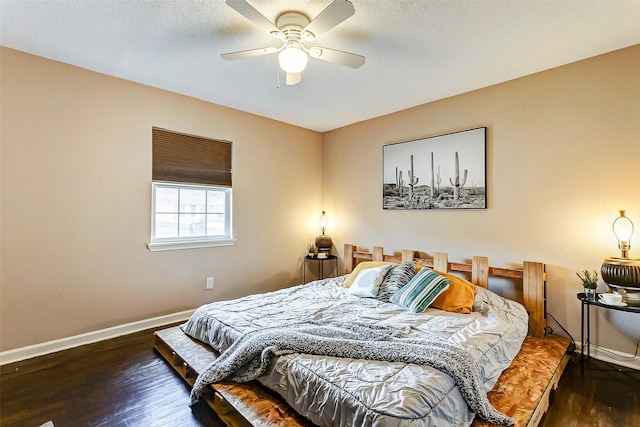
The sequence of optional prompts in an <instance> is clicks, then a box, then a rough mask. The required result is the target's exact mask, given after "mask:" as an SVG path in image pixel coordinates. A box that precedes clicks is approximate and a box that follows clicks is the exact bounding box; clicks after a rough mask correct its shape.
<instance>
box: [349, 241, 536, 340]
mask: <svg viewBox="0 0 640 427" xmlns="http://www.w3.org/2000/svg"><path fill="white" fill-rule="evenodd" d="M415 255H416V251H414V250H409V249H404V250H403V251H402V255H401V256H395V255H385V254H384V253H383V248H382V247H379V246H375V247H374V248H373V253H370V252H362V251H358V250H357V246H356V245H353V244H345V245H344V263H345V273H351V271H352V270H353V268H354V267H355V266H356V264H357V263H358V262H360V261H389V262H397V263H401V262H410V261H415V262H417V263H419V264H422V265H424V266H426V267H429V268H432V269H434V270H438V271H443V272H445V273H446V272H451V271H459V272H465V273H471V282H472V283H473V284H475V285H477V286H482V287H483V288H486V289H488V287H489V277H490V276H495V277H506V278H511V279H522V290H523V293H524V307H525V308H526V310H527V312H528V313H529V330H530V331H531V334H532V335H533V336H534V337H537V338H540V337H542V336H544V334H545V329H546V327H547V320H546V311H545V282H546V280H547V276H546V273H545V270H544V264H543V263H541V262H531V261H525V262H524V263H523V266H522V269H509V268H497V267H491V266H489V258H487V257H482V256H474V257H473V258H472V262H471V264H465V263H453V262H449V255H448V254H446V253H444V252H435V253H434V254H433V258H416V257H415Z"/></svg>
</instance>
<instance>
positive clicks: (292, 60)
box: [278, 46, 309, 74]
mask: <svg viewBox="0 0 640 427" xmlns="http://www.w3.org/2000/svg"><path fill="white" fill-rule="evenodd" d="M308 60H309V58H308V56H307V54H306V53H305V52H304V51H303V50H302V49H300V48H298V47H295V46H288V47H286V48H284V49H283V50H282V51H281V52H280V53H279V54H278V63H279V64H280V68H282V70H283V71H285V72H287V73H292V74H295V73H300V72H302V71H303V70H304V69H305V68H307V61H308Z"/></svg>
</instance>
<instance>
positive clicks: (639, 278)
mask: <svg viewBox="0 0 640 427" xmlns="http://www.w3.org/2000/svg"><path fill="white" fill-rule="evenodd" d="M613 234H615V236H616V239H618V248H619V249H620V252H621V256H620V257H609V258H605V260H604V262H603V263H602V267H601V269H600V272H601V275H602V279H603V280H604V281H605V282H606V283H607V284H608V285H609V286H610V287H612V288H614V290H617V291H618V292H620V293H623V294H624V293H626V290H628V289H634V290H637V289H640V258H629V249H631V236H632V235H633V222H631V220H630V219H629V218H628V217H627V216H626V215H625V211H620V216H619V217H618V218H616V219H615V221H613Z"/></svg>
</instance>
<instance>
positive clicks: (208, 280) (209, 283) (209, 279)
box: [205, 277, 213, 289]
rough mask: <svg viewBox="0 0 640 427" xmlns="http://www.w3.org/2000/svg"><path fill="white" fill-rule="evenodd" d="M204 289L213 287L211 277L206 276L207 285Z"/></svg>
mask: <svg viewBox="0 0 640 427" xmlns="http://www.w3.org/2000/svg"><path fill="white" fill-rule="evenodd" d="M205 289H213V277H207V286H206V287H205Z"/></svg>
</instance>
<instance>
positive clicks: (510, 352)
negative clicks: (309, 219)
mask: <svg viewBox="0 0 640 427" xmlns="http://www.w3.org/2000/svg"><path fill="white" fill-rule="evenodd" d="M418 254H419V253H418ZM344 262H345V264H346V269H345V270H346V273H347V275H344V276H341V277H338V278H335V279H326V280H321V281H315V282H311V283H309V284H304V285H299V286H295V287H292V288H288V289H283V290H280V291H276V292H271V293H268V294H262V295H252V296H247V297H244V298H240V299H237V300H232V301H221V302H216V303H213V304H208V305H205V306H203V307H200V308H199V309H198V310H197V311H196V312H195V313H194V315H193V316H192V317H191V319H190V320H189V321H188V322H186V323H185V324H184V325H182V326H181V327H178V328H170V329H167V330H164V331H159V332H157V333H156V343H155V348H156V349H157V350H158V352H159V353H160V354H161V355H162V356H163V357H164V358H165V359H167V360H168V361H169V362H170V364H171V365H172V366H173V367H174V368H175V369H176V370H177V371H178V372H179V373H180V374H181V375H182V377H183V378H185V379H186V380H187V382H188V383H189V384H190V385H192V386H194V390H193V391H194V392H195V391H196V390H197V393H195V394H196V395H194V396H193V397H194V398H197V397H199V398H200V399H203V400H205V401H206V402H207V403H209V404H210V406H212V407H213V408H214V410H216V412H218V414H219V415H220V417H221V418H222V419H223V420H225V422H226V423H227V424H228V425H233V426H235V425H254V426H257V425H384V426H386V425H399V426H400V425H407V426H429V425H460V426H468V425H472V424H473V425H476V426H479V425H490V423H496V422H498V423H502V424H505V425H508V424H510V423H516V424H517V425H531V426H534V425H537V424H538V422H539V420H540V418H541V416H542V414H543V413H544V410H546V406H547V405H548V400H549V399H548V397H549V392H550V390H551V388H553V387H554V386H555V385H556V384H557V381H558V379H559V377H560V375H561V373H562V369H563V368H564V365H565V364H566V361H567V357H566V355H565V353H566V350H567V346H568V344H569V342H568V340H566V339H563V338H557V337H548V336H544V331H545V327H546V324H545V316H544V283H545V273H544V265H543V264H541V263H532V262H525V263H524V264H523V268H522V269H501V268H494V267H490V266H489V262H488V259H487V258H485V257H473V259H472V262H471V263H470V264H461V263H450V262H449V261H448V256H447V254H443V253H435V254H434V256H433V257H431V258H420V257H419V256H418V257H416V252H415V251H412V250H405V251H402V253H401V254H399V255H384V254H383V249H382V248H379V247H375V248H374V250H373V253H367V252H362V251H358V250H357V247H356V246H354V245H345V251H344ZM384 263H392V264H389V265H390V266H389V267H385V265H387V264H384ZM410 265H413V266H414V268H415V266H418V267H426V268H424V269H423V270H421V271H422V273H420V274H423V273H425V272H427V271H429V270H430V269H433V270H436V271H438V272H440V274H442V275H444V277H449V278H451V279H452V280H455V279H454V278H453V277H452V276H447V275H446V274H447V273H448V272H461V273H464V274H467V275H469V276H470V277H469V278H470V279H471V280H470V281H471V282H472V283H473V284H474V285H475V287H474V295H473V300H472V302H471V304H472V306H471V310H469V309H468V308H467V309H465V310H466V311H465V310H460V309H459V308H457V306H456V307H454V310H451V307H449V308H448V309H447V310H443V309H441V308H442V307H440V308H434V306H433V305H432V306H431V307H429V308H427V309H426V310H425V311H424V312H422V310H421V309H417V310H412V309H409V308H408V307H409V306H406V307H403V306H402V305H399V304H398V301H393V300H390V298H392V296H393V295H394V294H395V293H396V292H395V291H397V289H393V286H391V288H392V289H391V290H390V289H385V290H384V292H386V295H385V296H384V297H381V298H376V297H375V295H373V294H372V295H373V296H372V295H367V294H366V290H365V294H364V295H361V293H362V292H363V291H362V290H358V289H357V288H358V285H360V284H361V283H358V281H357V278H358V277H361V276H362V273H363V272H365V271H366V272H369V273H370V274H372V273H371V272H372V271H373V270H376V269H378V270H385V269H386V270H388V271H386V273H388V274H386V273H385V274H386V275H387V276H391V273H389V271H395V270H400V267H402V268H405V269H406V266H410ZM361 267H367V269H366V270H365V269H363V268H361ZM354 270H355V271H354ZM350 273H351V274H350ZM383 273H384V271H383V272H380V274H379V275H378V277H383V276H384V274H383ZM425 274H426V273H425ZM414 275H415V276H416V277H418V276H419V274H415V272H414V273H413V275H412V277H413V276H414ZM490 276H499V277H507V278H511V279H517V280H520V279H522V286H523V296H524V306H522V305H520V304H519V303H516V302H513V301H509V300H507V299H504V298H501V297H499V296H497V295H495V294H494V293H493V292H490V291H488V290H487V287H488V283H489V277H490ZM438 277H440V276H439V275H438ZM354 280H355V282H354ZM345 282H350V286H348V287H345V286H344V285H345ZM351 282H353V283H351ZM380 282H381V283H379V285H380V284H382V287H383V288H384V281H383V280H380ZM404 283H406V281H405V282H404ZM411 283H413V282H409V284H407V286H406V288H405V290H406V289H407V288H409V287H411ZM447 286H449V285H448V284H447ZM354 289H356V290H355V291H354ZM374 294H375V292H374ZM398 294H400V292H398ZM443 295H444V294H443ZM467 299H468V298H467ZM434 304H435V303H434ZM466 304H469V303H468V302H467V303H466ZM405 305H406V304H405ZM525 307H526V309H525ZM414 311H418V313H416V312H414ZM346 329H348V330H346ZM309 334H310V335H311V338H309V336H308V335H309ZM318 335H320V336H321V337H322V338H318ZM327 337H329V338H330V341H329V344H327V343H326V342H325V341H326V340H327V339H329V338H327ZM278 339H283V340H284V341H285V342H286V343H285V344H282V343H281V342H280V341H278ZM270 340H271V341H270ZM354 340H355V341H354ZM298 341H300V346H301V347H295V346H294V347H292V348H289V347H291V346H292V344H290V343H296V344H298ZM308 341H311V342H308ZM256 342H260V345H262V346H263V347H259V346H258V347H256V346H255V345H256ZM336 343H338V344H340V345H336ZM265 345H266V347H265ZM280 345H282V346H284V347H282V346H281V347H279V346H280ZM252 346H253V347H255V350H256V353H255V355H254V359H247V357H245V355H244V354H241V355H238V354H237V353H238V351H236V349H241V350H242V351H245V350H246V349H247V348H252ZM307 346H312V347H313V351H309V353H315V354H309V353H306V352H305V351H306V350H307V349H308V347H307ZM413 346H418V347H413ZM435 347H438V348H435ZM441 347H442V348H441ZM336 348H337V350H336ZM265 349H270V350H269V351H270V352H271V353H272V354H271V355H272V356H273V357H272V358H266V359H265V354H268V352H265ZM285 350H286V351H285ZM436 351H441V353H435V352H436ZM245 352H246V351H245ZM391 353H395V354H394V355H393V357H394V358H389V356H390V354H391ZM220 354H222V355H223V356H222V357H219V356H220ZM230 354H231V356H230ZM234 354H236V355H237V359H238V360H242V361H243V363H244V365H242V368H241V369H240V370H236V371H232V373H231V374H230V375H227V376H224V377H220V375H218V374H219V373H220V372H222V371H224V369H222V368H225V367H229V366H233V367H234V369H236V368H237V367H238V366H239V365H237V364H236V365H233V363H236V361H235V360H233V361H232V362H230V360H232V358H233V357H236V356H234ZM430 354H433V355H432V356H431V358H429V357H427V356H426V355H430ZM256 355H257V356H256ZM418 355H419V356H418ZM446 357H449V358H450V359H446ZM243 358H244V359H243ZM416 358H417V359H416ZM425 358H426V359H425ZM467 359H469V360H471V362H469V361H468V360H467ZM258 365H261V366H260V368H259V369H258V368H257V366H258ZM458 365H461V366H462V368H460V369H458V368H455V367H456V366H458ZM470 366H474V367H473V369H472V368H471V367H470ZM247 367H248V368H247ZM214 368H215V369H214ZM454 368H455V369H454ZM476 368H477V371H476ZM249 371H251V372H252V375H253V376H249V377H248V376H246V372H249ZM443 371H444V372H443ZM233 372H235V373H233ZM238 372H240V373H238ZM461 372H462V373H461ZM469 372H471V373H469ZM216 375H217V376H216ZM234 375H235V376H234ZM476 377H477V379H476ZM229 378H231V379H236V380H241V381H243V383H238V382H230V381H224V380H225V379H227V380H228V379H229ZM253 378H255V381H250V382H245V381H247V379H253ZM469 378H472V379H475V380H474V381H471V380H470V379H469ZM211 382H213V383H211ZM210 383H211V384H210ZM469 383H474V384H469ZM474 387H475V388H474ZM470 390H471V391H470ZM487 392H488V395H487V394H486V393H487ZM200 393H202V394H200ZM478 396H479V397H478ZM487 396H488V398H487ZM482 399H485V400H487V402H488V403H489V408H490V409H487V406H486V405H484V403H483V402H482ZM474 405H475V406H474ZM492 410H493V412H492ZM496 413H497V414H499V415H496ZM300 414H304V417H303V416H301V415H300ZM476 415H480V416H476ZM500 416H503V417H504V418H500Z"/></svg>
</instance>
